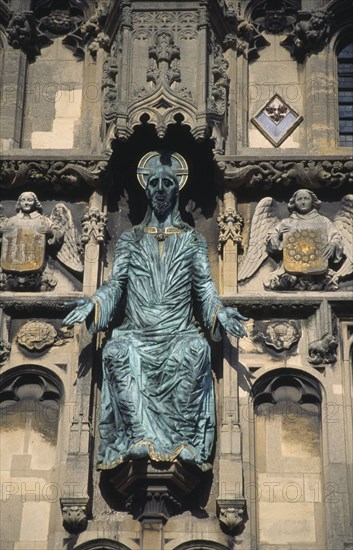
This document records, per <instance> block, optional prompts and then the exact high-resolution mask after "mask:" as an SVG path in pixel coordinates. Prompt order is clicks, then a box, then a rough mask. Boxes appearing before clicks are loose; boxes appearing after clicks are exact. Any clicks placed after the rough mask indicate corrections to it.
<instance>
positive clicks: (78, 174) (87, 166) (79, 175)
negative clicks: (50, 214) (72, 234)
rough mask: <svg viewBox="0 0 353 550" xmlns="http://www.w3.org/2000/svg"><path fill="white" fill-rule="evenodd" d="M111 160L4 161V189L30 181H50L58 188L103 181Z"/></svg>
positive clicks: (0, 182)
mask: <svg viewBox="0 0 353 550" xmlns="http://www.w3.org/2000/svg"><path fill="white" fill-rule="evenodd" d="M107 164H108V163H107V161H105V160H103V159H100V160H87V161H86V160H77V161H61V160H60V161H58V160H38V161H29V160H28V161H27V160H0V188H1V187H2V188H5V189H8V188H11V189H13V188H14V187H19V186H21V185H25V184H27V183H41V184H42V183H48V184H50V185H52V186H53V187H54V189H55V190H59V189H61V188H63V187H64V188H66V187H67V186H73V187H78V186H80V185H85V186H86V185H88V186H89V187H96V186H98V185H99V184H100V183H102V180H103V176H104V174H105V170H106V167H107Z"/></svg>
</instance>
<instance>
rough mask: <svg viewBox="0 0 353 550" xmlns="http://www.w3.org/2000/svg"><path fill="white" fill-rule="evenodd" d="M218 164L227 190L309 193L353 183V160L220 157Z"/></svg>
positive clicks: (217, 158)
mask: <svg viewBox="0 0 353 550" xmlns="http://www.w3.org/2000/svg"><path fill="white" fill-rule="evenodd" d="M216 162H217V164H218V167H219V168H220V170H222V171H223V174H224V179H225V182H226V186H227V187H228V188H230V189H239V188H241V187H247V188H249V187H250V188H253V187H255V186H256V185H261V187H263V188H264V189H269V188H271V187H272V186H275V185H281V186H283V185H291V184H295V185H298V186H301V187H306V188H308V189H325V188H331V189H337V188H338V187H341V186H342V185H344V184H351V183H353V160H352V158H351V157H327V158H321V159H305V160H303V159H301V160H300V159H297V158H293V159H290V160H288V157H287V160H280V159H273V158H272V159H271V158H269V159H263V160H248V159H244V160H241V159H237V160H234V159H233V158H230V157H222V156H218V157H216Z"/></svg>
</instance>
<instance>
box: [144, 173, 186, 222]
mask: <svg viewBox="0 0 353 550" xmlns="http://www.w3.org/2000/svg"><path fill="white" fill-rule="evenodd" d="M178 189H179V188H178V182H177V180H176V178H175V176H174V174H173V173H172V171H171V170H170V169H169V168H168V167H165V166H162V167H161V168H158V170H156V171H155V172H154V173H153V174H151V176H150V177H149V179H148V182H147V189H146V193H147V197H148V199H149V201H150V204H151V207H152V210H153V212H154V213H155V214H156V216H163V215H165V214H168V213H169V212H171V211H172V210H173V208H174V206H175V203H176V198H177V196H178Z"/></svg>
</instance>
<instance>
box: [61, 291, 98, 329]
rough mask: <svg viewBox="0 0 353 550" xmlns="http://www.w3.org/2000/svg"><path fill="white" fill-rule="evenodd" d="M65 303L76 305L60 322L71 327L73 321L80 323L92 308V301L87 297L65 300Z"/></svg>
mask: <svg viewBox="0 0 353 550" xmlns="http://www.w3.org/2000/svg"><path fill="white" fill-rule="evenodd" d="M66 305H76V307H75V309H73V310H72V311H70V313H69V314H68V315H66V317H65V319H64V320H63V322H62V324H63V325H66V326H68V327H72V325H74V324H75V323H82V322H83V321H84V320H85V319H87V317H88V315H89V314H90V313H91V311H93V309H94V303H93V302H92V300H90V299H89V298H80V299H79V300H75V301H74V302H66Z"/></svg>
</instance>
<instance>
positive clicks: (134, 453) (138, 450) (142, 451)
mask: <svg viewBox="0 0 353 550" xmlns="http://www.w3.org/2000/svg"><path fill="white" fill-rule="evenodd" d="M149 454H150V453H149V448H148V447H147V445H137V446H136V447H133V448H132V449H131V450H130V453H129V457H130V458H146V457H148V456H149Z"/></svg>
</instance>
